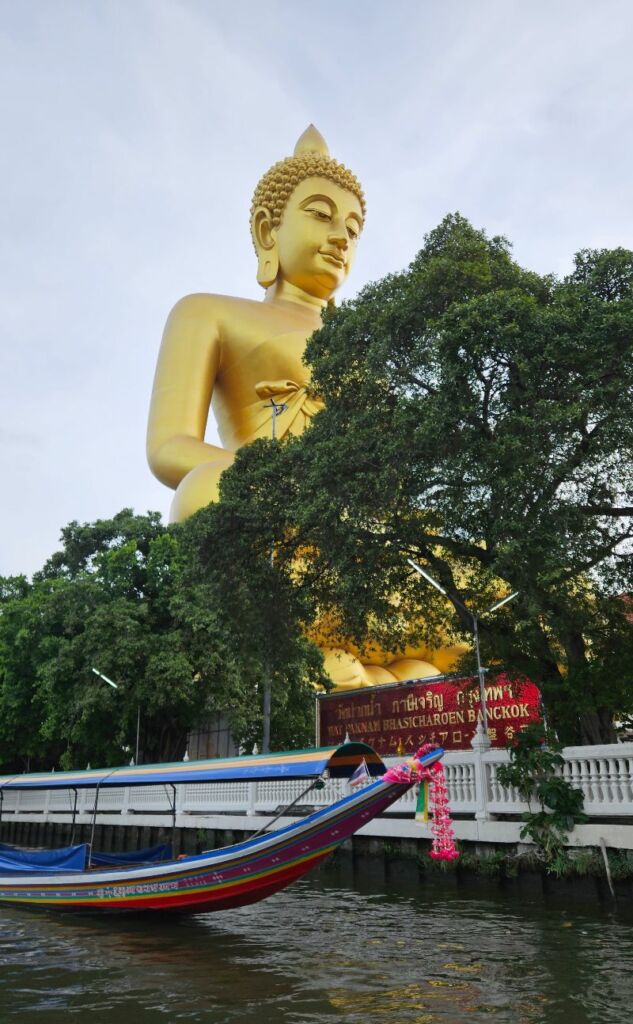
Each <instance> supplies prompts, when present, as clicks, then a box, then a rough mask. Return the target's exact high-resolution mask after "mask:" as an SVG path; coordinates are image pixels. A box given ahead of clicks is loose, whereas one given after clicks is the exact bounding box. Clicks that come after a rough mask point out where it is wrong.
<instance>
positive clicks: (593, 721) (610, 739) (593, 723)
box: [579, 708, 617, 745]
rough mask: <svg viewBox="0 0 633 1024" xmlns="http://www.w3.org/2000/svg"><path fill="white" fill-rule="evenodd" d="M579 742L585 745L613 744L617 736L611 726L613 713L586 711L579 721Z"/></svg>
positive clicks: (608, 710) (597, 709)
mask: <svg viewBox="0 0 633 1024" xmlns="http://www.w3.org/2000/svg"><path fill="white" fill-rule="evenodd" d="M579 727H580V742H581V743H582V744H583V745H585V744H600V743H615V742H616V741H617V736H616V733H615V728H614V726H613V711H611V710H610V709H609V708H596V710H595V711H587V712H586V713H585V714H584V715H581V716H580V719H579Z"/></svg>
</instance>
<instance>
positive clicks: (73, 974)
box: [0, 866, 633, 1024]
mask: <svg viewBox="0 0 633 1024" xmlns="http://www.w3.org/2000/svg"><path fill="white" fill-rule="evenodd" d="M632 925H633V914H632V913H631V910H630V908H629V909H622V908H620V909H614V908H613V906H612V904H610V903H604V904H601V903H599V902H598V901H597V900H596V899H595V898H592V899H589V898H588V899H582V898H579V897H578V895H577V894H576V895H571V894H569V895H565V896H561V895H558V896H557V897H556V898H554V899H550V900H546V899H545V898H544V897H543V896H542V893H541V892H540V889H539V888H538V887H536V886H534V887H532V888H529V887H528V888H527V889H524V890H523V891H521V890H519V889H516V888H515V889H513V891H511V892H508V893H504V892H503V891H502V890H500V889H499V888H498V887H497V886H496V885H495V884H494V883H485V884H482V883H480V884H477V885H473V884H472V883H471V884H467V885H465V886H460V885H458V884H457V882H456V881H455V879H454V877H447V878H444V877H441V876H440V877H439V878H437V880H434V881H428V880H427V881H425V882H424V883H423V884H420V883H418V882H417V880H416V879H415V878H414V877H411V876H410V875H408V873H407V869H406V867H403V868H402V870H400V869H395V870H394V872H393V876H392V877H391V878H389V879H388V880H385V878H384V875H382V876H380V875H379V876H372V871H371V869H369V870H368V871H360V872H359V871H357V872H356V874H354V875H352V874H351V873H350V874H347V873H342V872H341V870H340V869H337V868H336V866H334V868H330V869H329V870H328V869H322V870H321V872H320V873H318V874H316V875H314V876H313V877H311V878H308V879H307V880H304V881H302V882H299V883H296V884H295V885H294V886H292V887H291V888H289V889H288V890H286V891H285V892H283V893H280V894H278V895H277V896H274V897H272V898H271V899H269V900H267V901H265V902H263V903H260V904H257V905H255V906H253V907H245V908H242V909H240V910H234V911H225V912H222V913H216V914H207V915H204V916H199V917H195V918H187V917H181V918H176V919H170V918H162V917H160V918H156V917H142V916H140V917H136V918H129V917H117V918H101V919H95V918H91V917H88V916H86V917H75V916H68V915H55V914H51V913H46V912H44V913H43V912H41V911H28V910H23V909H15V908H10V907H0V1022H1V1024H5V1022H9V1021H18V1020H19V1021H20V1022H21V1024H61V1022H64V1024H69V1022H72V1021H78V1022H79V1021H89V1022H90V1024H99V1022H101V1021H103V1022H105V1021H108V1022H109V1024H149V1022H152V1024H171V1022H172V1021H173V1022H179V1021H183V1022H204V1024H233V1022H240V1024H241V1022H245V1024H251V1022H252V1024H317V1022H322V1021H323V1022H328V1021H348V1022H350V1024H357V1022H358V1024H431V1022H444V1024H446V1022H450V1024H466V1022H468V1024H484V1022H486V1024H491V1022H492V1024H536V1022H538V1024H540V1022H544V1024H559V1022H560V1024H627V1022H629V1021H631V1020H632V1019H633V927H632Z"/></svg>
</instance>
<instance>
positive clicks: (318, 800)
mask: <svg viewBox="0 0 633 1024" xmlns="http://www.w3.org/2000/svg"><path fill="white" fill-rule="evenodd" d="M563 758H564V765H563V767H562V769H561V774H562V775H563V777H564V778H566V779H567V780H568V781H569V782H570V783H571V784H572V785H573V786H575V787H576V788H577V789H580V790H581V791H582V793H583V796H584V811H585V814H587V815H588V817H589V818H590V819H591V818H595V819H609V818H617V819H619V820H622V819H623V818H626V817H631V818H633V743H614V744H609V745H604V746H594V747H567V748H565V749H564V750H563ZM398 760H400V759H399V758H386V759H385V761H386V763H387V764H393V763H397V762H398ZM509 760H510V758H509V754H508V753H507V751H505V750H491V749H488V747H487V743H486V741H485V738H484V740H483V742H482V737H481V733H480V734H479V738H478V741H477V737H476V739H475V741H473V749H472V750H460V751H450V752H448V753H447V754H446V756H445V758H444V762H443V763H444V767H445V771H446V779H447V783H448V790H449V796H450V802H451V807H452V810H453V813H454V814H456V815H457V816H459V817H465V818H467V817H473V816H474V817H476V818H477V819H479V820H484V821H485V820H487V819H492V818H495V817H499V816H503V817H517V816H520V815H521V814H523V813H524V812H525V811H526V810H528V804H527V803H525V801H524V800H523V799H522V798H521V796H520V795H519V793H518V792H516V790H514V789H512V788H508V787H506V786H502V785H501V783H500V782H499V780H498V776H497V771H498V768H499V766H500V765H503V764H507V763H508V762H509ZM305 789H306V783H305V781H284V780H281V781H269V782H248V783H247V782H241V783H239V782H238V783H191V784H189V785H183V786H179V787H177V789H176V812H177V813H178V814H179V815H192V816H193V815H198V816H200V815H202V816H204V815H218V814H220V815H225V814H240V815H257V814H271V813H274V812H276V811H278V810H280V809H282V808H284V807H286V806H287V805H288V804H290V803H291V802H292V801H293V800H296V799H297V798H298V797H300V795H301V794H302V793H303V791H304V790H305ZM347 792H349V790H348V788H347V785H346V783H345V781H344V780H340V779H331V780H329V781H328V782H327V784H326V787H325V788H324V789H322V790H318V789H311V790H310V791H309V792H307V793H306V794H305V795H304V797H303V799H302V800H301V801H300V804H299V806H300V807H301V806H303V807H304V808H305V807H310V808H312V807H324V806H326V805H328V804H329V803H331V802H332V801H334V800H336V799H338V798H339V797H341V796H344V795H345V793H347ZM74 799H75V798H74V793H73V792H69V791H65V790H64V791H62V790H60V791H54V790H51V791H45V790H35V791H33V790H31V791H29V790H24V791H15V790H13V791H12V790H7V791H6V792H5V793H4V794H3V806H2V812H3V815H6V814H11V813H13V814H23V815H32V814H37V815H42V814H43V815H46V816H49V815H56V814H65V815H68V814H72V812H73V805H74ZM415 799H416V798H415V793H414V791H413V790H408V791H407V793H405V795H404V796H403V797H402V799H400V800H398V801H397V803H395V804H393V805H392V807H391V808H390V809H389V811H387V814H392V815H398V814H403V813H410V812H412V811H413V809H414V807H415ZM94 800H95V793H94V790H80V791H79V792H78V794H77V813H78V815H80V816H85V815H89V814H92V811H93V808H94ZM172 801H173V791H172V789H171V787H169V786H138V787H133V788H130V789H127V788H121V789H118V788H117V789H106V790H102V791H100V793H99V798H98V809H99V812H100V813H105V814H122V815H124V816H125V815H128V814H129V815H134V814H163V815H164V814H170V813H171V811H172Z"/></svg>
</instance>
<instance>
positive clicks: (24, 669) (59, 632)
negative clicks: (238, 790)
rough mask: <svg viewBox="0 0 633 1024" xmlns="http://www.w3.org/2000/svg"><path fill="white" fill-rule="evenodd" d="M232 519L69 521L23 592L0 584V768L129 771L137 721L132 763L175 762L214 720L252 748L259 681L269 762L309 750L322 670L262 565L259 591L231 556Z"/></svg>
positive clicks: (257, 735) (286, 591) (282, 590)
mask: <svg viewBox="0 0 633 1024" xmlns="http://www.w3.org/2000/svg"><path fill="white" fill-rule="evenodd" d="M235 518H236V515H235V513H232V512H231V509H230V504H227V505H226V506H225V507H223V508H222V511H221V513H220V511H219V508H218V509H209V510H207V511H206V512H204V513H201V514H200V516H199V517H198V518H197V519H194V520H192V521H191V522H190V523H188V524H187V525H186V526H185V527H180V528H169V529H166V528H165V527H164V526H163V525H162V524H161V521H160V516H159V515H158V513H149V514H148V515H145V516H139V515H134V514H133V513H132V512H131V511H130V510H129V509H124V510H123V511H121V512H119V513H118V514H117V515H115V516H114V517H113V518H112V519H109V520H100V521H97V522H95V523H89V524H79V523H76V522H73V523H70V524H69V525H68V526H67V527H66V528H65V529H64V530H63V531H62V547H61V549H60V550H59V551H58V552H56V553H55V554H54V555H53V556H52V557H51V558H50V559H49V560H48V561H47V562H46V564H45V566H44V567H43V568H42V570H41V571H40V572H38V573H36V574H35V576H34V578H33V580H32V581H31V582H29V581H28V580H26V579H25V578H24V577H14V578H6V579H2V580H0V763H3V764H4V765H5V766H10V767H14V768H15V769H16V770H23V769H24V768H25V767H27V766H30V767H33V768H34V767H54V766H61V767H66V768H68V767H83V766H85V765H86V764H87V763H92V764H93V765H95V764H120V763H121V762H122V761H123V760H125V758H130V757H131V756H134V752H135V745H136V730H137V715H138V712H139V709H140V725H141V731H140V754H141V758H142V760H143V761H145V762H148V761H158V760H161V761H164V760H175V759H178V758H181V757H182V756H183V754H184V752H185V747H186V740H187V734H188V732H189V731H190V730H191V729H195V728H196V727H198V726H200V725H201V724H202V723H204V721H205V720H208V719H209V718H212V717H213V716H214V715H222V716H223V717H224V719H225V720H226V721H227V722H228V725H229V726H230V728H231V731H232V734H233V737H234V739H235V740H236V741H237V742H238V743H243V744H244V745H245V747H246V748H247V749H251V748H252V746H253V744H255V743H259V744H260V745H261V733H262V693H261V687H262V680H263V678H264V672H265V671H267V672H269V673H270V675H271V679H272V680H273V708H272V711H273V714H272V735H273V740H274V745H275V747H276V748H277V749H283V748H284V747H291V746H301V745H303V744H306V743H307V742H309V741H311V739H312V737H313V735H314V719H313V704H314V700H313V690H312V688H311V686H310V680H314V679H317V678H321V661H320V656H319V654H318V651H317V650H316V648H315V647H314V646H313V645H311V644H309V642H308V641H307V640H306V639H305V638H304V636H303V634H302V633H301V631H300V626H299V625H293V624H294V623H296V621H297V620H296V616H295V615H294V614H293V613H292V610H291V609H289V608H288V600H289V599H290V600H293V601H294V592H293V590H292V587H291V586H290V585H289V584H288V582H287V580H286V581H284V579H283V577H278V576H277V574H276V573H274V572H272V571H271V566H270V559H269V558H268V559H264V560H263V563H262V565H263V572H262V571H260V574H259V576H258V575H257V572H258V569H257V567H256V566H252V565H250V564H249V565H246V564H242V565H241V564H240V559H239V556H238V550H237V548H236V547H235V545H234V544H233V547H232V550H233V554H232V555H230V556H229V554H228V552H229V549H230V547H231V545H230V542H229V540H228V535H229V534H230V533H231V532H234V527H235ZM238 534H239V535H241V536H243V537H245V536H246V534H244V533H242V532H241V530H238ZM209 535H212V536H213V538H214V540H213V542H211V541H209ZM245 550H246V549H245ZM216 551H217V554H214V552H216ZM246 572H248V573H249V575H248V576H247V575H245V573H246ZM295 603H296V602H295ZM273 607H274V609H275V612H274V614H272V613H271V609H272V608H273ZM286 612H287V613H288V614H287V615H286ZM286 623H287V625H286ZM93 667H94V668H96V669H98V671H99V672H102V673H103V674H104V675H106V676H108V677H109V678H110V679H112V680H114V681H115V682H116V684H117V689H116V690H114V688H111V687H110V686H108V685H107V683H106V682H105V681H104V680H103V679H100V678H99V677H98V676H96V675H95V674H94V673H93V671H92V669H93Z"/></svg>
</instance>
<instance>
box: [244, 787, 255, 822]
mask: <svg viewBox="0 0 633 1024" xmlns="http://www.w3.org/2000/svg"><path fill="white" fill-rule="evenodd" d="M256 803H257V783H256V782H249V783H248V796H247V798H246V814H247V816H248V817H249V818H250V817H252V816H253V815H254V814H257V811H256V809H255V807H256Z"/></svg>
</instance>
